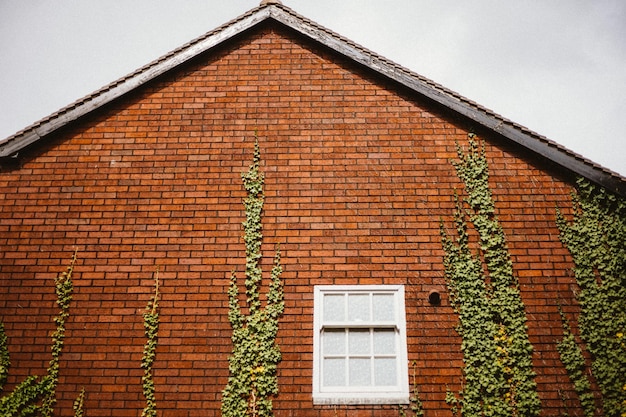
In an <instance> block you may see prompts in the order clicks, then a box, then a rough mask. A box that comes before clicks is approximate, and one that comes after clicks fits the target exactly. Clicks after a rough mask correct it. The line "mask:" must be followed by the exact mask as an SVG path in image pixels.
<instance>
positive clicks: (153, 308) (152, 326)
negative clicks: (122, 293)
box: [141, 267, 159, 417]
mask: <svg viewBox="0 0 626 417" xmlns="http://www.w3.org/2000/svg"><path fill="white" fill-rule="evenodd" d="M158 308H159V268H158V267H157V269H156V272H155V278H154V295H153V296H152V299H151V300H150V301H149V302H148V305H147V307H146V311H145V313H144V314H143V326H144V330H145V334H146V337H147V339H148V340H146V344H145V346H144V348H143V356H142V358H141V367H142V368H143V376H142V377H141V382H142V384H143V395H144V397H145V398H146V405H145V407H144V409H143V412H142V413H141V416H142V417H156V415H157V411H156V410H157V406H156V398H155V396H154V391H155V386H154V378H153V375H152V365H153V364H154V360H155V358H156V348H157V342H158V331H159V311H158Z"/></svg>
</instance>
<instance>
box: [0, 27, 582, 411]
mask: <svg viewBox="0 0 626 417" xmlns="http://www.w3.org/2000/svg"><path fill="white" fill-rule="evenodd" d="M255 131H258V136H259V138H260V145H261V152H262V159H263V166H262V167H263V171H264V172H265V174H266V205H265V211H264V219H263V222H264V236H265V245H264V251H265V253H266V259H265V261H264V262H265V268H266V269H265V270H266V272H268V273H269V268H270V265H271V260H272V254H273V245H274V244H276V243H280V244H281V248H282V254H283V263H284V270H285V271H284V273H283V276H282V277H283V279H284V282H285V299H286V300H285V304H286V308H285V315H284V317H283V318H282V319H281V322H280V331H279V340H278V341H279V343H280V345H281V349H282V352H283V361H282V363H281V364H280V366H279V386H280V391H281V393H280V396H279V397H278V398H277V399H276V400H275V403H274V404H275V408H276V415H277V416H301V417H308V416H310V417H313V416H315V417H317V416H348V415H350V416H358V417H361V416H362V417H365V416H396V415H397V411H396V409H395V408H394V407H380V406H379V407H371V406H361V407H345V406H343V407H337V408H333V407H328V406H326V407H322V406H315V407H314V406H313V405H312V400H311V382H312V380H311V379H312V313H313V306H312V296H313V285H317V284H333V283H335V284H381V283H384V284H405V285H407V288H406V289H407V297H406V306H407V326H408V344H409V346H408V351H409V360H410V361H415V363H416V375H417V384H418V386H419V389H420V391H421V397H422V400H423V401H424V407H425V409H426V415H427V416H450V415H451V413H450V411H449V408H448V406H447V405H446V404H445V402H444V397H445V392H446V389H447V388H449V389H451V390H458V389H459V388H460V382H461V366H462V356H461V352H460V339H459V337H458V335H457V334H456V332H455V330H454V326H455V324H456V316H455V314H454V313H453V311H452V309H451V308H450V305H449V303H448V300H447V296H446V294H445V291H444V293H443V301H442V305H441V306H438V307H433V306H431V305H430V304H428V302H427V295H428V292H429V291H430V290H431V289H432V288H443V286H444V285H445V283H444V280H443V265H442V258H443V252H442V248H441V241H440V237H439V221H440V219H443V220H444V221H445V223H446V224H447V225H448V226H451V224H452V218H451V215H452V213H453V207H454V203H453V193H454V190H455V189H460V188H461V183H460V181H459V180H458V179H457V177H456V175H455V172H454V168H453V167H452V165H451V164H450V163H449V160H450V159H451V158H455V157H456V153H455V141H458V142H460V143H465V142H466V137H467V132H468V131H467V126H465V125H464V124H463V123H462V122H458V121H456V122H455V120H454V119H452V118H450V117H449V116H446V115H445V114H444V113H442V112H440V111H439V110H437V109H436V108H434V107H431V106H430V105H429V104H428V103H426V102H423V101H420V100H418V99H415V98H411V97H409V96H407V95H406V93H404V92H402V91H400V90H398V89H397V88H396V87H395V86H394V85H391V84H389V83H388V82H386V81H384V80H380V79H376V78H374V77H373V76H371V75H368V74H367V73H365V72H364V71H362V70H361V69H359V68H357V67H354V66H351V64H349V63H347V62H345V61H343V60H342V59H341V58H338V57H336V56H333V55H331V54H330V53H329V52H327V51H324V50H319V49H316V47H315V46H314V45H308V44H306V43H305V42H303V41H301V40H299V39H295V38H293V37H292V36H291V35H290V34H289V33H285V32H278V33H277V32H276V31H275V30H274V29H272V28H271V27H265V28H264V29H263V30H261V31H257V32H256V33H253V34H248V35H247V36H246V37H245V39H241V40H239V41H237V42H235V43H232V44H230V45H227V47H224V48H223V49H222V50H220V51H216V52H214V53H213V54H212V55H211V56H209V57H200V59H198V60H197V61H196V62H194V63H192V64H191V65H188V66H186V67H185V68H183V69H179V70H177V71H176V72H175V73H173V74H169V75H166V76H164V77H161V78H160V79H158V80H156V81H155V82H152V83H150V84H149V85H148V86H146V87H145V88H142V89H140V90H138V91H136V92H134V93H132V94H131V95H129V96H127V97H125V98H123V99H121V100H118V101H117V102H116V103H114V104H113V105H110V106H107V107H106V108H104V109H102V110H100V111H99V112H98V113H97V114H95V115H93V116H92V117H90V118H89V119H88V120H84V121H82V122H80V123H78V124H76V125H74V126H73V127H72V128H71V129H66V130H65V131H64V132H62V134H59V135H58V137H56V138H54V139H53V140H52V141H50V142H49V143H48V144H47V145H45V146H43V147H40V148H38V149H37V150H35V151H33V152H32V153H31V154H30V155H29V156H28V157H27V159H26V160H25V161H24V163H23V165H22V166H21V167H20V168H18V169H15V170H12V171H8V172H3V173H1V174H0V221H1V223H0V253H1V254H2V256H1V260H0V297H1V298H0V319H1V320H2V321H4V323H5V326H6V333H7V335H8V337H9V339H10V344H9V349H10V353H11V358H12V368H11V371H10V379H9V386H8V388H11V387H12V386H13V385H14V384H15V382H16V381H17V380H21V379H23V377H24V376H26V375H29V374H32V373H36V374H40V375H41V374H43V373H44V372H45V369H46V366H47V361H48V360H49V358H50V355H49V352H48V350H49V345H50V339H49V334H50V333H51V332H52V330H53V329H54V324H53V323H52V322H51V318H52V316H53V315H54V314H55V312H56V309H55V305H54V299H55V298H54V290H53V278H54V276H55V275H56V274H57V273H58V272H59V271H61V270H63V269H64V268H65V265H67V263H68V260H69V258H70V256H71V254H72V252H73V251H74V248H77V249H78V258H79V261H78V263H77V266H76V269H75V286H76V289H75V297H74V301H73V303H72V311H71V314H72V316H71V318H70V320H69V322H68V326H67V327H68V330H67V339H66V348H65V351H64V353H63V356H62V362H61V376H60V385H59V388H58V396H59V403H58V408H59V410H58V415H71V414H72V412H71V403H72V400H73V399H74V398H75V396H76V395H77V394H78V392H79V391H80V389H81V387H83V386H84V387H85V389H86V396H87V397H86V408H87V410H88V413H89V415H90V416H117V417H123V416H136V415H138V414H139V413H140V410H141V408H142V407H143V397H142V394H141V375H142V370H141V369H140V367H139V365H140V360H141V354H142V348H143V344H144V342H145V339H144V335H143V326H142V316H141V314H142V313H143V311H144V308H145V305H146V303H147V301H148V299H149V297H150V296H151V294H152V290H153V287H152V285H153V277H152V276H153V272H154V270H155V267H156V265H159V266H160V267H161V273H160V277H161V280H162V281H161V291H162V301H161V316H160V317H161V324H160V331H159V344H158V349H157V360H156V363H155V371H154V374H155V380H156V386H157V388H156V389H157V401H158V408H159V409H160V415H163V416H183V415H184V416H207V415H219V407H220V398H221V394H220V393H221V390H222V389H223V388H224V386H225V384H226V379H227V372H228V371H227V357H228V354H229V353H230V351H231V344H230V334H231V333H230V325H229V323H228V320H227V311H228V310H227V301H228V300H227V295H226V289H227V286H228V278H229V276H230V272H231V270H233V269H235V270H236V271H238V273H239V276H240V277H242V276H243V271H244V268H245V258H244V245H243V242H242V239H241V235H242V231H241V222H242V220H243V217H244V213H243V206H242V204H241V201H242V198H243V197H244V195H245V194H244V190H243V187H242V184H241V180H240V173H241V172H242V171H244V170H246V168H247V166H248V164H249V161H250V160H251V157H252V149H253V141H252V138H253V136H254V132H255ZM485 139H486V140H487V154H488V157H489V161H490V169H491V177H490V179H491V185H492V188H493V190H494V198H495V201H496V206H497V209H498V214H499V216H500V219H501V221H502V225H503V227H504V230H505V232H506V234H507V237H508V241H509V246H510V251H511V253H512V255H513V262H514V268H515V272H516V273H517V274H518V276H519V278H520V282H521V287H522V297H523V299H524V302H525V304H526V307H527V315H528V317H529V323H528V325H529V332H530V336H531V342H532V343H533V344H534V346H535V353H534V363H535V366H536V371H537V373H538V376H537V382H538V386H539V390H540V396H541V399H542V404H543V415H546V416H548V415H550V416H552V415H561V414H562V412H563V411H564V409H563V401H562V398H561V397H562V396H563V397H565V398H566V399H568V398H569V399H568V400H567V401H566V403H567V405H568V406H570V407H574V408H576V407H577V406H578V405H577V402H576V401H574V398H575V394H574V393H573V389H572V386H571V384H570V383H569V381H568V379H567V376H566V374H565V370H564V369H563V368H562V366H561V364H560V362H559V359H558V354H557V352H556V342H557V340H558V339H559V338H560V335H561V327H560V321H559V315H558V312H557V303H558V302H561V303H563V304H564V305H565V310H566V311H567V312H570V313H571V312H574V311H575V308H574V307H573V306H572V305H573V301H572V291H571V287H572V285H573V282H574V281H573V279H572V277H571V276H570V275H569V273H568V268H570V267H571V264H570V258H569V255H568V253H567V251H566V250H565V249H564V248H563V246H562V245H561V244H560V242H559V240H558V230H557V229H556V226H555V221H554V219H555V207H556V206H557V205H558V206H560V207H565V208H566V210H567V208H568V207H569V206H570V203H569V192H570V189H571V187H570V185H569V184H567V183H564V182H562V181H561V180H559V179H558V178H557V176H555V173H554V172H550V171H549V170H546V169H545V168H542V166H541V165H540V164H539V163H538V162H533V161H532V159H530V158H527V157H524V158H520V157H516V156H515V155H517V154H519V150H518V149H514V148H511V147H509V146H508V145H505V144H503V143H501V142H499V140H498V139H497V138H495V137H488V136H487V137H486V138H485ZM569 412H570V413H572V414H574V415H575V414H576V410H575V409H574V410H571V409H570V410H569Z"/></svg>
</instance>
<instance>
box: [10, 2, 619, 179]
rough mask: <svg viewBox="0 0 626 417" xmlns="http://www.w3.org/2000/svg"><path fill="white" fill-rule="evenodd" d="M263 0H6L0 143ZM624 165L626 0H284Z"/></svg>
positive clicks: (559, 138)
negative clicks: (513, 0)
mask: <svg viewBox="0 0 626 417" xmlns="http://www.w3.org/2000/svg"><path fill="white" fill-rule="evenodd" d="M259 3H260V0H230V1H225V0H184V1H183V0H179V1H172V0H132V1H128V0H100V1H95V0H56V1H50V0H29V1H23V0H0V140H2V139H3V138H6V137H7V136H10V135H11V134H13V133H15V132H17V131H18V130H20V129H22V128H24V127H26V126H28V125H30V124H31V123H33V122H35V121H37V120H38V119H41V118H43V117H45V116H47V115H48V114H50V113H53V112H54V111H56V110H58V109H59V108H61V107H63V106H65V105H67V104H70V103H71V102H73V101H75V100H76V99H78V98H81V97H83V96H85V95H87V94H89V93H91V92H92V91H94V90H96V89H98V88H100V87H101V86H103V85H105V84H108V83H109V82H111V81H113V80H115V79H117V78H120V77H122V76H124V75H126V74H128V73H130V72H132V71H133V70H135V69H136V68H138V67H140V66H143V65H144V64H147V63H148V62H150V61H152V60H154V59H155V58H158V57H159V56H161V55H163V54H165V53H167V52H168V51H170V50H172V49H174V48H176V47H178V46H180V45H182V44H183V43H186V42H188V41H190V40H191V39H193V38H196V37H198V36H200V35H202V34H203V33H205V32H207V31H209V30H212V29H214V28H215V27H217V26H219V25H221V24H223V23H225V22H227V21H229V20H231V19H234V18H235V17H237V16H239V15H241V14H243V13H245V12H246V11H248V10H249V9H251V8H254V7H256V6H258V5H259ZM283 4H285V5H286V6H289V7H291V8H292V9H294V10H295V11H296V12H298V13H300V14H302V15H304V16H305V17H307V18H309V19H311V20H313V21H315V22H317V23H319V24H321V25H323V26H326V27H328V28H329V29H331V30H333V31H335V32H337V33H340V34H341V35H344V36H346V37H348V38H349V39H351V40H353V41H355V42H357V43H359V44H361V45H363V46H365V47H367V48H369V49H371V50H373V51H374V52H376V53H378V54H380V55H383V56H385V57H387V58H389V59H391V60H393V61H395V62H397V63H399V64H401V65H403V66H405V67H407V68H409V69H411V70H413V71H415V72H417V73H419V74H421V75H423V76H426V77H428V78H431V79H433V80H434V81H436V82H438V83H440V84H442V85H444V86H446V87H447V88H450V89H452V90H454V91H456V92H458V93H460V94H462V95H464V96H466V97H467V98H469V99H471V100H474V101H476V102H478V103H480V104H481V105H483V106H485V107H488V108H490V109H492V110H494V111H495V112H497V113H499V114H501V115H502V116H504V117H507V118H509V119H511V120H513V121H515V122H517V123H519V124H521V125H524V126H526V127H528V128H530V129H532V130H534V131H536V132H537V133H539V134H542V135H544V136H546V137H548V138H549V139H552V140H554V141H556V142H558V143H560V144H562V145H564V146H566V147H567V148H569V149H571V150H573V151H575V152H578V153H580V154H582V155H584V156H585V157H587V158H589V159H591V160H593V161H595V162H597V163H599V164H601V165H603V166H605V167H607V168H609V169H612V170H614V171H617V172H619V173H621V174H622V175H625V176H626V133H625V132H626V2H625V1H623V0H588V1H582V0H551V1H545V0H525V1H517V2H512V1H506V2H505V1H499V0H466V1H461V0H455V1H452V0H428V1H426V0H340V1H339V0H315V1H313V0H283Z"/></svg>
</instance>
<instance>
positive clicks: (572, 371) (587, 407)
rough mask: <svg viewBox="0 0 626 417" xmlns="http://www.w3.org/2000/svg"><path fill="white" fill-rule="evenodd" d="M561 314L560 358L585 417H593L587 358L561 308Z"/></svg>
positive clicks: (594, 408) (592, 398)
mask: <svg viewBox="0 0 626 417" xmlns="http://www.w3.org/2000/svg"><path fill="white" fill-rule="evenodd" d="M559 313H560V314H561V321H562V323H563V339H562V340H561V341H560V342H559V343H558V345H557V349H558V351H559V356H560V358H561V361H562V362H563V364H564V365H565V369H566V370H567V374H568V375H569V378H570V379H571V381H572V382H573V384H574V390H575V391H576V394H577V395H578V399H579V400H580V405H581V406H582V408H583V412H584V413H585V416H586V417H593V415H594V414H595V410H596V404H595V400H594V397H593V392H592V391H591V382H590V380H589V378H588V377H587V365H586V364H585V357H584V356H583V351H582V349H581V347H580V346H579V345H578V343H576V338H575V337H574V334H573V333H572V328H571V326H570V324H569V321H568V320H567V317H566V316H565V314H564V313H563V310H562V309H561V308H559Z"/></svg>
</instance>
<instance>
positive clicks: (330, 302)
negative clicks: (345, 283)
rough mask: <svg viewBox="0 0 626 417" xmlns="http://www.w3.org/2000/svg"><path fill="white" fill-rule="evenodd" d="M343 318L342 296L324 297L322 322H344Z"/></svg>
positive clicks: (329, 295)
mask: <svg viewBox="0 0 626 417" xmlns="http://www.w3.org/2000/svg"><path fill="white" fill-rule="evenodd" d="M345 317H346V314H345V305H344V296H343V295H341V294H326V295H324V321H344V320H345Z"/></svg>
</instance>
